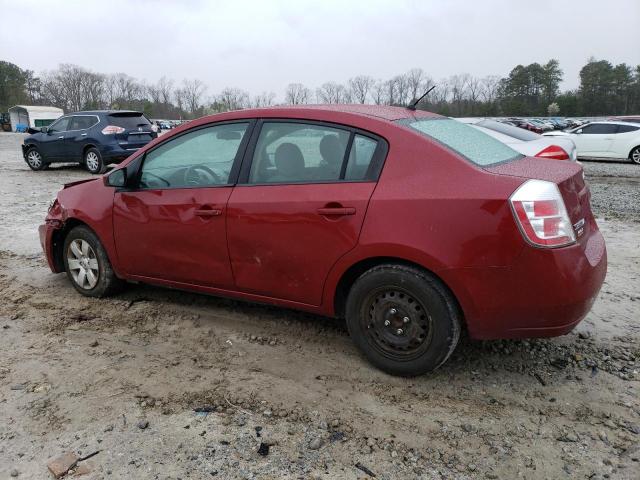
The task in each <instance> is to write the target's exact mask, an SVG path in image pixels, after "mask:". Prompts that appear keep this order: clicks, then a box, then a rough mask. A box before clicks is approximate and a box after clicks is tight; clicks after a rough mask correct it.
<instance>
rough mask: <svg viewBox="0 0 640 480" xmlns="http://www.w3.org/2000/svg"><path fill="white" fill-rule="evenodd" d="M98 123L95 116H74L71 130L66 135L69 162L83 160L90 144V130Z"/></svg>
mask: <svg viewBox="0 0 640 480" xmlns="http://www.w3.org/2000/svg"><path fill="white" fill-rule="evenodd" d="M97 123H98V117H96V116H95V115H73V116H72V117H71V122H70V123H69V130H68V131H67V132H66V133H65V138H64V141H65V143H66V147H65V149H66V154H67V156H68V158H69V160H74V161H78V160H81V159H82V153H83V150H84V147H85V146H86V145H87V144H88V141H87V139H88V136H89V133H88V130H89V129H90V128H91V127H93V126H94V125H95V124H97Z"/></svg>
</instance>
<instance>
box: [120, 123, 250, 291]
mask: <svg viewBox="0 0 640 480" xmlns="http://www.w3.org/2000/svg"><path fill="white" fill-rule="evenodd" d="M250 125H251V123H250V122H248V121H243V122H235V123H226V124H213V125H210V126H205V127H200V128H197V129H194V130H189V131H187V132H184V133H182V134H180V135H178V136H175V137H172V138H170V139H168V140H167V141H166V142H163V143H161V144H159V145H158V146H157V147H154V149H152V150H151V151H149V152H147V153H146V155H145V158H144V160H143V163H142V166H141V168H140V173H139V181H138V182H137V183H136V184H135V185H134V186H133V188H130V189H129V190H121V191H117V192H116V193H115V197H114V204H113V205H114V206H113V229H114V237H115V241H116V248H117V252H118V257H119V260H120V263H121V265H123V266H124V270H125V271H126V273H128V274H129V275H134V276H137V277H142V278H143V279H158V280H167V281H171V282H178V283H182V284H186V285H198V286H207V287H217V288H226V289H228V288H232V287H233V276H232V273H231V265H230V263H229V255H228V250H227V235H226V216H227V208H226V207H227V200H228V199H229V195H231V191H232V189H233V183H234V182H235V179H236V178H237V173H238V172H237V170H238V168H239V159H240V158H241V156H242V153H243V151H244V145H245V144H246V138H247V135H248V130H249V126H250Z"/></svg>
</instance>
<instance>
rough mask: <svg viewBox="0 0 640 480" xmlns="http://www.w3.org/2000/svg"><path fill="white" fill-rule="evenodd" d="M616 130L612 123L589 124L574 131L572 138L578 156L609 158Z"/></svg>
mask: <svg viewBox="0 0 640 480" xmlns="http://www.w3.org/2000/svg"><path fill="white" fill-rule="evenodd" d="M617 128H618V127H617V125H616V124H614V123H590V124H589V125H585V126H584V127H582V128H579V129H578V130H576V132H575V133H576V134H575V135H574V136H573V137H572V138H573V140H574V142H575V144H576V147H577V149H578V156H583V157H608V156H611V145H612V144H613V137H614V134H615V132H616V130H617Z"/></svg>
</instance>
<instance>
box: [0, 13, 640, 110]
mask: <svg viewBox="0 0 640 480" xmlns="http://www.w3.org/2000/svg"><path fill="white" fill-rule="evenodd" d="M0 18H1V19H2V22H1V25H2V28H0V60H7V61H10V62H13V63H15V64H17V65H19V66H20V67H22V68H28V69H32V70H35V71H36V72H41V71H43V70H51V69H54V68H56V67H57V65H58V64H60V63H74V64H77V65H81V66H83V67H85V68H88V69H91V70H93V71H97V72H102V73H115V72H124V73H127V74H129V75H131V76H134V77H136V78H138V79H140V80H143V79H145V80H146V81H148V82H150V83H153V82H155V81H157V80H158V78H160V77H161V76H162V75H166V76H168V77H170V78H173V79H175V80H178V81H181V80H182V79H183V78H199V79H201V80H202V81H204V82H205V83H206V84H207V86H208V93H209V94H212V93H215V92H217V91H219V90H221V89H222V88H224V87H226V86H233V87H239V88H242V89H245V90H248V91H249V92H251V93H254V94H255V93H260V92H262V91H273V92H275V93H276V94H277V96H278V97H279V98H281V97H282V95H283V92H284V88H285V86H286V85H287V84H288V83H292V82H301V83H304V84H306V85H307V86H309V87H316V86H318V85H320V84H321V83H323V82H325V81H328V80H334V81H338V82H345V81H346V80H347V79H348V78H350V77H352V76H355V75H358V74H366V75H371V76H373V77H375V78H389V77H391V76H394V75H396V74H399V73H403V72H405V71H407V70H409V69H410V68H412V67H421V68H423V69H424V70H425V71H426V72H427V73H428V74H429V75H430V76H431V77H433V78H434V79H438V78H442V77H447V76H449V75H452V74H456V73H470V74H472V75H476V76H484V75H490V74H495V75H501V76H505V75H507V74H508V73H509V71H510V70H511V68H513V67H514V66H515V65H517V64H519V63H522V64H528V63H531V62H541V63H542V62H545V61H547V60H548V59H550V58H557V59H558V60H559V61H560V65H561V67H562V69H563V70H564V72H565V82H564V84H563V87H564V88H574V87H576V86H577V85H578V82H579V80H578V72H579V70H580V68H581V66H582V65H584V63H585V62H586V61H587V59H588V58H589V57H591V56H594V57H596V58H598V59H607V60H609V61H611V62H614V63H620V62H626V63H628V64H631V65H638V64H640V28H639V25H640V0H608V1H603V0H574V1H569V0H566V1H563V0H535V1H529V0H525V1H514V0H483V1H471V0H458V1H452V0H448V1H444V0H441V1H427V0H421V1H420V0H416V1H411V0H407V1H401V0H393V1H392V0H388V1H377V0H365V1H358V0H338V1H333V0H322V1H307V0H297V1H295V0H292V1H288V0H282V1H278V0H263V1H258V0H255V1H242V0H234V1H199V0H193V1H189V0H184V1H151V0H130V1H124V0H100V1H90V0H84V1H75V0H65V1H47V2H42V1H26V0H0Z"/></svg>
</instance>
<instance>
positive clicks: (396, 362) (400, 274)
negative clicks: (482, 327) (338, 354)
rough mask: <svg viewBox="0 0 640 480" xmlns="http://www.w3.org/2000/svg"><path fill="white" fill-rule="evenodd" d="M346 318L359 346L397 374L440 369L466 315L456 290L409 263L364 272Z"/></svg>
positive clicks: (457, 336)
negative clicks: (460, 311)
mask: <svg viewBox="0 0 640 480" xmlns="http://www.w3.org/2000/svg"><path fill="white" fill-rule="evenodd" d="M346 317H347V326H348V328H349V333H350V334H351V337H352V338H353V340H354V342H355V344H356V345H357V346H358V348H360V350H361V351H362V352H363V353H364V355H365V356H366V357H367V358H368V359H369V361H370V362H371V363H373V364H374V365H375V366H376V367H378V368H380V369H381V370H384V371H385V372H387V373H390V374H393V375H401V376H413V375H420V374H423V373H427V372H430V371H432V370H435V369H436V368H438V367H439V366H440V365H442V364H443V363H444V362H445V361H446V360H447V358H449V356H450V355H451V353H453V350H454V349H455V347H456V345H457V343H458V339H459V337H460V325H461V318H460V317H461V316H460V313H459V309H458V306H457V304H456V302H455V300H454V299H453V298H452V296H451V294H450V293H449V292H448V291H447V289H446V288H445V287H444V286H443V285H442V284H441V283H440V281H439V280H438V279H436V278H435V277H433V276H432V275H430V274H428V273H427V272H424V271H422V270H419V269H417V268H412V267H407V266H404V265H391V264H389V265H381V266H378V267H374V268H372V269H371V270H368V271H367V272H365V273H364V274H362V275H361V276H360V278H358V280H356V282H355V283H354V285H353V287H352V288H351V291H350V292H349V296H348V298H347V306H346Z"/></svg>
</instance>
